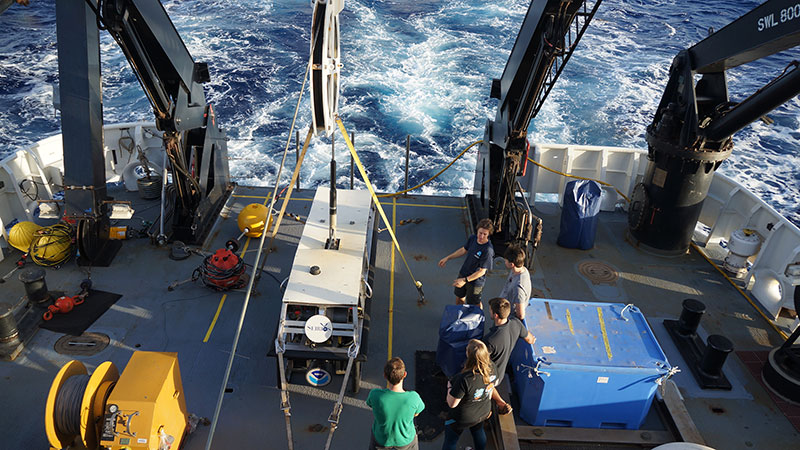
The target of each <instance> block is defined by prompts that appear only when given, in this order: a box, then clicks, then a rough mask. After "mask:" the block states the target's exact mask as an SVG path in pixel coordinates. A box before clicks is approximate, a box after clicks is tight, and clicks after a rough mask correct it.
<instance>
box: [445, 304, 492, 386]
mask: <svg viewBox="0 0 800 450" xmlns="http://www.w3.org/2000/svg"><path fill="white" fill-rule="evenodd" d="M483 322H484V317H483V310H482V309H481V308H480V307H478V306H477V305H447V306H445V307H444V314H442V321H441V322H440V323H439V345H438V346H437V347H436V364H438V365H439V367H440V368H441V369H442V372H444V374H445V375H447V377H448V378H450V377H452V376H453V375H455V374H457V373H458V372H460V371H461V369H462V368H463V367H464V361H466V359H467V354H466V351H467V344H468V343H469V341H470V339H481V338H483Z"/></svg>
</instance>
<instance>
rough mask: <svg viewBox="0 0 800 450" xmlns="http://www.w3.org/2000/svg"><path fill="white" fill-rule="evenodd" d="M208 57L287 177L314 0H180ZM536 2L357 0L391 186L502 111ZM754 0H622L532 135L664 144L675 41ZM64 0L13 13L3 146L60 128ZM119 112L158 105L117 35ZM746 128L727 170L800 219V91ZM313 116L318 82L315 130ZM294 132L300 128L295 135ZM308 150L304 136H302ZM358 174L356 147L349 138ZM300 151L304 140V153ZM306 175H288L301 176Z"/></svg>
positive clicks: (222, 98)
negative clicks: (655, 130)
mask: <svg viewBox="0 0 800 450" xmlns="http://www.w3.org/2000/svg"><path fill="white" fill-rule="evenodd" d="M162 3H163V4H164V6H165V8H166V9H167V11H168V13H169V14H170V16H171V18H172V20H173V22H174V23H175V26H176V28H177V30H178V31H179V33H180V34H181V36H182V37H183V39H184V41H185V42H186V45H187V48H188V49H189V51H190V53H191V54H192V55H193V57H194V59H195V61H203V62H207V63H208V64H209V68H210V72H211V82H210V83H208V84H206V97H207V100H208V102H209V103H213V104H214V106H215V109H216V111H217V115H218V117H219V119H220V122H221V123H222V126H223V127H224V128H226V129H227V132H228V136H229V137H230V142H229V151H230V156H231V173H232V175H233V176H234V178H235V179H236V181H238V182H240V183H246V184H261V185H272V184H274V183H275V175H276V172H277V168H278V165H279V164H280V158H281V154H282V152H283V149H284V146H285V145H286V140H287V137H288V135H289V127H290V125H291V120H292V115H293V113H294V108H295V104H296V102H297V99H298V95H299V94H300V86H301V82H302V79H303V74H304V70H305V68H306V63H307V60H308V51H309V44H308V39H309V27H310V22H311V12H312V6H311V3H310V2H309V1H308V0H282V1H258V0H255V1H250V2H231V1H228V0H198V1H188V0H184V1H179V0H165V1H163V2H162ZM528 3H529V2H528V1H526V0H495V1H493V2H485V1H478V0H448V1H433V0H427V1H423V2H414V1H410V0H346V1H345V10H344V11H343V13H342V15H341V51H342V55H343V65H344V66H343V68H342V72H341V73H342V84H341V101H340V114H341V117H342V119H343V121H344V123H345V125H346V127H347V128H348V130H349V131H352V132H354V133H355V135H356V137H355V143H356V147H357V149H358V151H359V154H360V155H361V158H362V160H364V161H365V164H366V165H367V167H368V173H369V175H370V177H371V179H372V180H373V182H374V183H375V184H376V185H377V187H378V189H380V190H384V191H392V190H398V189H401V188H402V186H403V168H404V166H405V139H406V135H411V152H412V157H411V177H410V180H409V183H411V184H412V185H414V184H416V183H418V182H420V181H423V180H425V179H427V178H428V177H429V176H431V175H433V174H434V173H435V172H437V171H438V170H439V169H441V168H442V167H444V166H445V165H446V164H447V163H448V162H450V160H451V159H452V158H453V157H454V156H455V155H457V154H458V153H459V152H460V151H461V150H462V149H463V148H464V147H466V146H467V145H468V144H470V143H472V142H474V141H476V140H479V139H481V138H482V137H483V128H484V124H485V122H486V119H488V118H492V117H494V114H495V108H496V103H497V101H496V100H492V99H490V98H489V88H490V85H491V79H492V78H499V77H500V76H501V75H502V71H503V68H504V66H505V62H506V59H507V57H508V54H509V52H510V50H511V47H512V45H513V43H514V40H515V38H516V35H517V32H518V30H519V26H520V25H521V23H522V19H523V17H524V15H525V12H526V10H527V7H528ZM760 3H761V2H760V1H753V0H736V1H729V0H706V1H703V2H695V1H691V0H605V1H604V2H603V4H602V5H601V6H600V9H599V11H598V14H597V16H596V17H595V19H594V21H593V22H592V23H591V24H590V26H589V29H588V31H587V33H586V35H585V36H584V37H583V39H582V40H581V42H580V44H579V46H578V49H577V50H576V52H575V54H574V55H573V57H572V59H571V61H570V62H569V64H568V65H567V67H566V68H565V70H564V72H563V73H562V76H561V78H560V79H559V82H558V84H557V85H556V87H555V88H554V90H553V91H552V92H551V94H550V97H549V99H548V101H547V102H546V104H545V106H544V107H543V108H542V110H541V112H540V113H539V115H538V116H537V117H536V118H534V119H533V121H532V122H531V127H530V130H529V138H530V140H531V141H539V142H550V143H577V144H592V145H612V146H632V147H639V148H646V143H645V140H644V132H645V128H646V126H647V125H648V124H649V123H650V121H651V120H652V115H653V113H654V111H655V108H656V106H657V105H658V102H659V100H660V98H661V93H662V90H663V87H664V85H665V83H666V81H667V76H668V69H669V65H670V62H671V60H672V58H673V57H674V55H675V54H676V53H677V52H678V51H680V50H681V49H684V48H686V47H689V46H691V45H692V44H694V43H696V42H698V41H700V40H702V39H703V38H704V37H705V36H706V35H707V33H708V30H709V28H714V29H720V28H722V27H723V26H724V25H726V24H727V23H729V22H731V21H732V20H734V19H736V18H737V17H739V16H741V15H742V14H744V13H746V12H747V11H749V10H750V9H752V8H754V7H755V6H757V5H758V4H760ZM54 9H55V2H54V0H31V6H29V7H21V6H18V5H13V6H12V7H11V8H10V9H9V10H8V11H6V12H5V13H4V14H2V15H0V156H4V155H7V154H9V153H10V152H13V151H15V150H17V149H19V148H22V147H25V146H28V145H30V144H32V143H33V142H35V141H37V140H39V139H41V138H43V137H45V136H49V135H52V134H55V133H57V132H58V130H59V117H58V115H57V114H56V113H55V111H54V108H53V106H52V87H51V85H52V83H54V82H56V81H57V78H58V74H57V57H56V43H55V12H54ZM101 54H102V64H103V68H102V70H103V99H104V117H105V121H106V122H107V123H114V122H121V121H135V120H151V119H152V112H151V109H150V106H149V104H148V102H147V100H146V98H145V97H144V94H143V93H142V92H141V89H140V87H139V84H138V82H137V81H136V78H135V76H134V74H133V72H132V71H131V70H130V68H129V67H128V63H127V61H126V60H125V58H124V57H123V56H122V53H121V52H120V51H119V49H118V48H117V46H116V44H115V43H114V42H113V40H112V39H111V38H110V37H109V36H108V35H107V34H105V33H103V35H102V42H101ZM793 59H800V47H798V48H795V49H792V50H788V51H785V52H783V53H780V54H776V55H773V56H771V57H768V58H764V59H762V60H760V61H757V62H755V63H752V64H750V65H747V66H743V67H740V68H736V69H733V70H730V71H728V80H729V91H730V95H731V98H732V100H734V101H737V100H742V99H744V98H745V97H747V96H748V95H750V94H751V93H753V92H754V91H756V90H757V89H758V88H759V87H761V86H763V85H764V84H766V83H767V82H769V81H770V80H771V79H773V78H774V77H776V76H777V75H779V74H780V73H781V71H782V70H783V69H784V68H785V67H786V65H787V64H788V63H789V62H790V61H792V60H793ZM769 116H770V117H771V118H772V119H773V120H774V123H773V124H772V125H767V124H765V123H762V122H761V121H758V122H756V123H754V124H752V125H750V126H748V127H747V128H746V129H744V130H742V131H740V132H739V133H738V134H737V135H736V136H735V138H734V139H735V148H734V152H733V156H732V157H731V158H730V159H728V160H727V161H726V162H725V163H724V164H723V166H722V169H721V171H722V172H723V173H725V174H726V175H729V176H731V177H733V178H734V179H736V180H737V181H739V182H741V183H743V184H745V185H746V186H747V187H749V188H750V189H752V190H754V191H755V192H756V193H758V194H759V195H760V196H761V197H762V198H764V199H765V200H766V201H767V202H768V203H769V204H771V205H772V206H773V207H775V208H776V209H777V210H779V211H780V212H781V213H783V214H784V215H786V216H787V217H789V218H790V219H791V220H792V221H793V222H794V223H796V224H800V207H798V201H797V198H798V194H800V156H798V150H800V148H799V147H800V146H798V142H800V98H794V99H792V100H791V101H790V102H788V103H786V104H785V105H783V106H781V107H779V108H778V109H777V110H775V111H773V112H772V113H770V114H769ZM309 123H310V110H309V103H308V95H307V93H306V95H305V96H304V97H303V101H302V102H301V104H300V112H299V115H298V122H297V129H298V130H301V135H304V134H305V130H306V129H307V128H308V125H309ZM293 146H294V143H292V147H293ZM292 154H293V149H292ZM330 157H331V149H330V141H329V140H328V139H327V138H324V137H320V138H315V139H314V140H313V141H312V147H311V148H310V149H309V154H308V156H307V158H306V162H305V163H304V167H303V171H302V173H301V178H302V180H303V184H304V185H311V184H315V183H321V182H323V181H325V180H327V178H328V176H329V175H328V174H329V169H328V162H329V160H330ZM336 159H337V161H338V165H339V167H340V169H341V170H340V172H339V175H338V176H339V179H340V182H341V183H342V184H345V183H347V182H349V168H348V166H349V156H348V155H347V152H346V150H345V148H344V146H343V144H342V140H341V137H339V136H337V145H336ZM289 161H290V162H292V163H293V161H294V158H293V156H292V157H290V158H289ZM474 164H475V152H470V153H468V154H467V155H465V157H464V158H462V159H461V160H460V161H459V162H458V163H456V164H455V165H454V166H453V167H452V168H451V169H450V170H448V172H446V173H445V174H444V176H442V177H440V178H439V179H437V180H436V181H434V182H433V183H431V184H429V185H427V186H426V187H424V188H423V189H422V192H424V193H450V194H460V193H462V192H464V191H465V190H468V189H469V188H470V187H471V185H472V176H473V170H474ZM287 178H288V174H285V175H284V179H283V180H281V181H280V183H281V184H285V183H286V182H287V181H286V180H287Z"/></svg>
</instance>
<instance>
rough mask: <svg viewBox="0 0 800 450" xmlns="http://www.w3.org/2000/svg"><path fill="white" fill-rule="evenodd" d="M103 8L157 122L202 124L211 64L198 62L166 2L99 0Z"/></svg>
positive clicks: (178, 127)
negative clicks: (177, 27)
mask: <svg viewBox="0 0 800 450" xmlns="http://www.w3.org/2000/svg"><path fill="white" fill-rule="evenodd" d="M98 10H99V13H100V14H101V15H102V16H101V22H102V23H103V24H104V25H105V27H107V29H108V32H109V33H110V34H111V36H113V38H114V40H115V41H116V42H117V44H119V46H120V48H121V49H122V52H123V53H124V54H125V57H126V58H127V59H128V61H129V62H130V65H131V67H132V68H133V71H134V73H136V77H137V78H138V79H139V82H140V83H141V85H142V89H143V90H144V92H145V95H147V98H148V99H149V100H150V103H151V105H152V106H153V112H154V113H155V115H156V120H157V125H158V128H159V129H160V130H162V131H182V130H190V129H193V128H199V127H202V126H203V125H204V120H203V116H204V114H205V107H206V100H205V95H204V93H203V86H202V83H205V82H207V81H209V80H210V78H209V73H208V65H207V64H206V63H195V62H194V60H193V58H192V56H191V54H189V51H188V50H187V49H186V45H185V44H184V42H183V40H182V39H181V37H180V35H179V34H178V31H177V30H176V29H175V25H173V23H172V21H171V20H170V18H169V16H168V15H167V12H166V11H165V10H164V7H163V6H162V5H161V2H159V1H158V0H100V1H99V5H98Z"/></svg>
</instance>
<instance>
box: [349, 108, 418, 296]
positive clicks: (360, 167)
mask: <svg viewBox="0 0 800 450" xmlns="http://www.w3.org/2000/svg"><path fill="white" fill-rule="evenodd" d="M336 123H337V124H338V125H339V130H341V132H342V137H344V141H345V143H347V148H349V149H350V154H351V155H352V156H353V162H355V163H356V166H358V171H359V173H361V178H363V179H364V184H366V185H367V189H369V193H370V194H371V195H372V201H374V202H375V206H377V207H378V213H380V215H381V218H382V219H383V223H384V225H386V229H387V230H388V231H389V234H390V235H391V236H392V241H394V246H395V247H396V248H397V252H398V253H400V258H402V259H403V264H405V265H406V270H408V274H409V275H411V279H412V280H414V286H415V287H416V288H417V293H418V294H419V299H418V302H419V303H425V293H424V292H423V291H422V282H421V281H418V280H417V279H416V278H415V277H414V274H413V273H412V272H411V268H410V267H408V261H406V257H405V256H404V255H403V250H401V249H400V243H399V242H397V236H395V235H394V230H393V229H392V225H391V224H390V223H389V219H387V218H386V213H384V212H383V207H382V206H381V202H380V200H378V196H377V195H376V194H375V190H374V189H373V188H372V183H370V182H369V177H368V176H367V171H366V170H364V165H363V164H361V160H360V159H359V158H358V154H357V153H356V149H355V147H353V143H352V142H351V141H350V135H349V134H347V130H346V129H345V128H344V124H343V123H342V119H340V118H339V117H338V116H337V117H336Z"/></svg>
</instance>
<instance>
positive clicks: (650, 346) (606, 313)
mask: <svg viewBox="0 0 800 450" xmlns="http://www.w3.org/2000/svg"><path fill="white" fill-rule="evenodd" d="M525 322H526V325H527V326H528V329H529V330H530V331H531V333H533V335H534V336H536V343H535V344H534V346H533V347H534V354H535V355H536V356H537V357H544V358H545V359H546V360H547V362H549V363H555V364H574V365H588V366H608V367H630V368H639V367H645V368H662V369H663V368H665V367H666V368H668V367H669V362H668V361H667V357H666V356H665V355H664V352H663V351H662V350H661V346H660V345H659V344H658V341H657V340H656V338H655V336H654V335H653V332H652V331H651V330H650V327H649V326H648V324H647V321H646V320H645V318H644V316H643V315H642V313H641V311H639V309H638V308H636V306H634V305H629V306H626V305H624V304H622V303H594V302H583V301H570V300H553V299H543V298H532V299H531V301H530V305H529V306H528V308H527V309H526V311H525Z"/></svg>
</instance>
